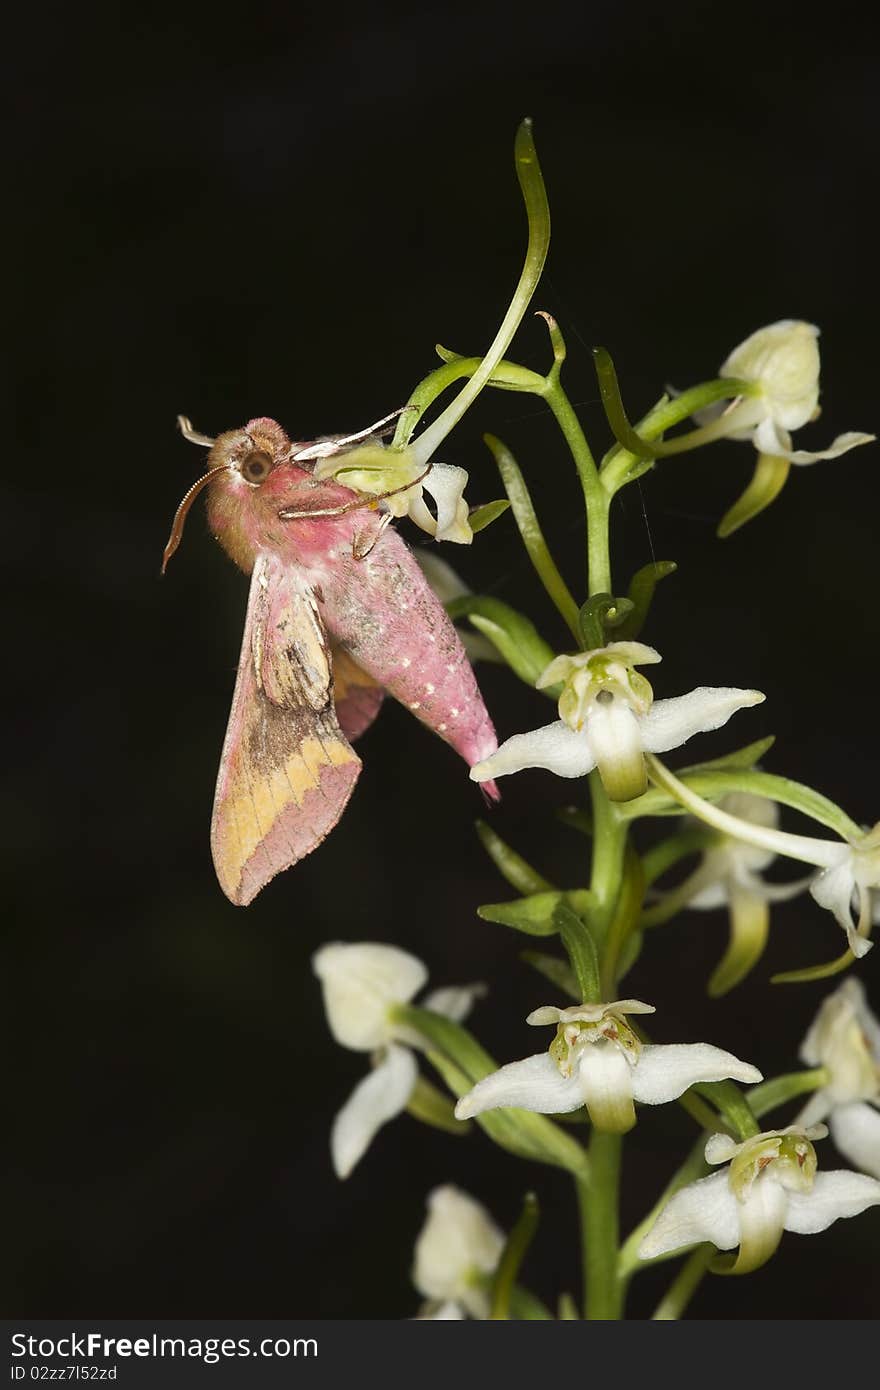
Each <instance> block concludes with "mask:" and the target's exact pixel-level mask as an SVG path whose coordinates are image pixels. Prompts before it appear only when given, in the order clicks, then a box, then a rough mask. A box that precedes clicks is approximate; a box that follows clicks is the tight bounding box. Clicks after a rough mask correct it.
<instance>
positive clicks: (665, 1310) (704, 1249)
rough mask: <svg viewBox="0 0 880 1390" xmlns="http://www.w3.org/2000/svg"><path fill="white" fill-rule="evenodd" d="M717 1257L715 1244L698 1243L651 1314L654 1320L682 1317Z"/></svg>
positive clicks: (666, 1320)
mask: <svg viewBox="0 0 880 1390" xmlns="http://www.w3.org/2000/svg"><path fill="white" fill-rule="evenodd" d="M714 1258H715V1247H714V1245H698V1246H697V1248H696V1250H694V1251H693V1253H692V1254H690V1255H689V1256H688V1258H687V1259H686V1260H685V1262H684V1264H683V1265H682V1267H681V1269H680V1270H679V1271H678V1274H676V1276H675V1278H674V1279H673V1281H672V1283H671V1284H670V1285H669V1288H668V1289H667V1290H666V1292H665V1294H664V1295H663V1297H662V1298H661V1300H660V1302H659V1303H658V1304H657V1307H656V1308H655V1309H654V1311H653V1313H652V1314H651V1320H652V1321H653V1322H672V1321H674V1320H675V1319H676V1318H680V1317H681V1315H682V1313H683V1312H684V1310H685V1308H686V1307H687V1305H688V1304H689V1303H690V1301H691V1299H692V1298H693V1296H694V1294H695V1293H696V1291H697V1289H698V1288H699V1286H700V1284H701V1283H702V1280H703V1277H704V1275H706V1274H708V1272H709V1265H710V1264H711V1262H712V1260H713V1259H714Z"/></svg>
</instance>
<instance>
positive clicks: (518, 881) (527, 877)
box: [477, 820, 553, 894]
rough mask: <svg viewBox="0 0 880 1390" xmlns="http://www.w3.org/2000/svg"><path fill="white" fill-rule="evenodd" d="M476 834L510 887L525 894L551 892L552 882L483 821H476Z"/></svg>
mask: <svg viewBox="0 0 880 1390" xmlns="http://www.w3.org/2000/svg"><path fill="white" fill-rule="evenodd" d="M477 834H478V835H479V837H480V844H481V845H482V846H483V849H484V850H485V851H486V853H487V854H488V856H489V858H490V859H491V860H492V863H493V864H494V865H495V867H496V869H497V870H498V871H499V873H500V874H501V876H502V878H504V879H506V881H507V882H508V883H509V884H510V886H511V888H515V889H516V891H517V892H518V893H526V894H530V893H544V892H553V884H552V883H550V881H549V880H548V879H546V878H543V877H542V875H541V874H539V873H538V871H537V869H533V868H532V866H531V864H529V863H527V861H526V860H525V859H523V857H522V855H520V854H517V852H516V850H515V849H511V847H510V845H509V844H507V842H506V841H505V840H502V838H501V836H500V835H498V834H497V833H496V832H495V831H494V830H493V829H492V827H491V826H489V825H487V824H486V822H485V821H482V820H478V821H477Z"/></svg>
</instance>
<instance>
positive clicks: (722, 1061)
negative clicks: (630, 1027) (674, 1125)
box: [632, 1043, 762, 1105]
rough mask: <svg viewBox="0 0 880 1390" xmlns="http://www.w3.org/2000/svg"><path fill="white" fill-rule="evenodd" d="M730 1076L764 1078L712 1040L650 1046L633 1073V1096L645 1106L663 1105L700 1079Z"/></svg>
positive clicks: (749, 1080)
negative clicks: (709, 1041)
mask: <svg viewBox="0 0 880 1390" xmlns="http://www.w3.org/2000/svg"><path fill="white" fill-rule="evenodd" d="M727 1078H731V1079H732V1080H734V1081H741V1082H744V1083H745V1084H747V1085H754V1084H755V1082H757V1081H760V1080H762V1077H761V1073H760V1072H759V1071H758V1069H757V1067H753V1066H750V1065H749V1063H748V1062H741V1061H740V1060H739V1058H738V1057H734V1056H733V1054H732V1053H730V1052H723V1051H722V1049H721V1048H720V1047H711V1046H710V1045H709V1043H676V1044H673V1045H672V1046H669V1047H663V1046H658V1047H654V1046H650V1045H649V1046H647V1047H643V1048H642V1055H641V1056H640V1058H639V1060H638V1062H637V1063H636V1067H635V1071H634V1072H633V1079H632V1091H633V1096H634V1098H635V1099H636V1100H637V1101H640V1102H641V1103H642V1104H643V1105H663V1104H664V1103H665V1102H666V1101H669V1100H675V1099H676V1097H677V1096H680V1095H682V1094H683V1093H684V1092H685V1091H686V1090H687V1088H688V1087H689V1086H693V1085H694V1083H695V1082H697V1081H724V1080H726V1079H727Z"/></svg>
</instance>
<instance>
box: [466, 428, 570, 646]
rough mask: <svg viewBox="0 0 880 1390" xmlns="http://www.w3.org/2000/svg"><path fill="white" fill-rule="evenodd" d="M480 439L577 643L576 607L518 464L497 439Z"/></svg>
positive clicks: (529, 549) (538, 568)
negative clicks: (488, 453)
mask: <svg viewBox="0 0 880 1390" xmlns="http://www.w3.org/2000/svg"><path fill="white" fill-rule="evenodd" d="M483 439H484V440H485V442H486V444H487V445H488V447H489V449H490V451H491V453H492V457H493V458H494V459H495V462H496V464H497V465H498V471H499V473H500V474H501V481H502V482H503V484H504V490H505V492H506V493H507V495H508V497H509V498H510V505H511V507H512V508H513V515H514V519H515V521H516V524H517V526H518V527H519V533H520V535H521V536H522V540H523V545H524V546H525V548H526V551H527V553H528V556H529V559H530V560H531V562H532V564H533V565H534V567H535V571H536V573H537V575H538V578H539V579H540V581H541V583H542V584H543V585H544V588H545V589H546V591H547V593H548V595H549V596H550V598H551V600H552V602H553V603H554V604H555V605H556V608H557V609H558V610H559V612H560V613H561V615H562V617H563V618H564V619H565V621H566V623H567V624H568V626H569V628H570V629H571V632H572V635H573V636H574V639H575V641H576V642H579V641H580V629H579V627H578V606H577V604H576V603H575V601H574V599H573V598H572V596H571V591H570V590H569V587H568V585H567V584H566V582H565V580H564V579H563V578H562V575H561V574H560V573H559V570H558V568H557V565H556V561H555V560H554V559H553V556H552V555H551V554H550V550H549V547H548V545H547V542H546V540H545V539H544V533H543V531H542V530H541V526H540V523H539V521H538V517H537V514H536V512H535V508H534V504H533V503H532V498H531V494H530V492H529V490H528V488H527V486H526V482H525V479H524V478H523V475H522V472H521V471H520V467H519V464H518V463H517V461H516V459H515V458H514V456H513V454H512V453H511V452H510V450H509V449H508V448H507V446H506V445H505V444H502V442H501V440H500V439H496V437H495V435H493V434H485V435H483Z"/></svg>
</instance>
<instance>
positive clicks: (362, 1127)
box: [330, 1044, 417, 1178]
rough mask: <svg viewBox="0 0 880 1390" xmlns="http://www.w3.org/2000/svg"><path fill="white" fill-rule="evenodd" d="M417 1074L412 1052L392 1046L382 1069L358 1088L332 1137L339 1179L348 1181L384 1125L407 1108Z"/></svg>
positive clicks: (359, 1084) (373, 1073) (337, 1120)
mask: <svg viewBox="0 0 880 1390" xmlns="http://www.w3.org/2000/svg"><path fill="white" fill-rule="evenodd" d="M416 1075H417V1068H416V1059H415V1057H413V1055H412V1053H411V1052H410V1051H409V1050H408V1049H407V1048H405V1047H395V1046H394V1045H393V1044H392V1045H391V1047H389V1048H388V1051H387V1053H386V1054H385V1057H384V1058H383V1060H382V1061H381V1062H380V1064H379V1066H378V1067H376V1068H375V1070H374V1071H371V1072H370V1074H369V1076H365V1077H364V1079H363V1081H361V1082H359V1083H358V1085H357V1086H355V1088H354V1090H353V1091H352V1093H351V1095H350V1096H349V1098H348V1100H347V1101H346V1102H345V1104H344V1105H343V1107H342V1109H341V1110H340V1112H339V1114H338V1115H337V1116H336V1119H335V1120H334V1121H333V1131H332V1134H331V1136H330V1152H331V1154H332V1157H333V1167H334V1169H335V1171H336V1176H337V1177H339V1178H347V1177H348V1175H349V1173H350V1172H351V1171H352V1169H353V1168H354V1166H355V1164H356V1163H359V1162H360V1160H361V1159H362V1158H363V1156H364V1154H365V1153H366V1151H367V1149H368V1148H369V1147H370V1144H371V1143H372V1141H373V1139H374V1137H375V1135H376V1134H377V1132H378V1131H379V1130H380V1129H381V1128H382V1126H383V1125H384V1124H385V1123H386V1122H387V1121H388V1120H392V1119H393V1118H394V1116H395V1115H399V1114H400V1112H401V1111H402V1110H405V1109H406V1106H407V1103H408V1101H409V1098H410V1096H411V1095H412V1092H413V1087H414V1086H415V1084H416Z"/></svg>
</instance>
